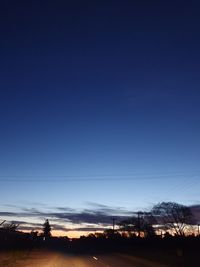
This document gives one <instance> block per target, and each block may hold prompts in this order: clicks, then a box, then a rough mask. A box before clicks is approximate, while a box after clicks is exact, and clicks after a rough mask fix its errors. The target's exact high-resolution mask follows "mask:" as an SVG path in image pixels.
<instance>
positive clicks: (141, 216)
mask: <svg viewBox="0 0 200 267" xmlns="http://www.w3.org/2000/svg"><path fill="white" fill-rule="evenodd" d="M154 222H155V220H154V218H153V216H152V215H151V214H150V213H147V212H138V216H137V217H136V216H134V217H131V218H130V219H127V220H124V221H122V222H120V223H119V227H120V230H121V231H122V232H125V233H127V235H128V236H129V237H133V236H138V237H140V236H141V233H142V235H143V236H144V237H150V236H155V230H154V228H153V223H154Z"/></svg>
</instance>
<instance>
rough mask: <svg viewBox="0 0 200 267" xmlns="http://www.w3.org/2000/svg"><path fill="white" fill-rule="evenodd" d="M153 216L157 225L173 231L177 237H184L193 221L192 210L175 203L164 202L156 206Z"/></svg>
mask: <svg viewBox="0 0 200 267" xmlns="http://www.w3.org/2000/svg"><path fill="white" fill-rule="evenodd" d="M152 214H153V215H154V216H155V218H156V220H157V224H160V225H161V226H162V228H165V229H169V230H171V231H172V232H173V233H174V234H175V235H177V236H184V235H185V228H186V226H188V225H189V224H190V223H191V221H192V213H191V210H190V208H189V207H187V206H184V205H181V204H178V203H175V202H162V203H159V204H157V205H155V206H154V207H153V209H152ZM163 226H164V227H163Z"/></svg>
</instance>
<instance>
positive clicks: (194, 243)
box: [0, 202, 200, 262]
mask: <svg viewBox="0 0 200 267" xmlns="http://www.w3.org/2000/svg"><path fill="white" fill-rule="evenodd" d="M199 247H200V235H199V231H198V222H197V219H196V218H195V216H194V214H192V211H191V208H190V207H187V206H184V205H181V204H178V203H175V202H162V203H159V204H157V205H155V206H154V207H153V208H152V210H151V211H150V212H143V211H138V212H136V213H134V215H133V216H132V217H129V218H127V219H126V220H122V221H119V222H117V223H115V218H113V225H112V226H111V228H109V229H106V230H105V231H104V232H96V233H90V234H89V235H87V236H81V237H80V238H78V239H70V238H68V237H67V236H66V237H54V236H52V235H51V225H50V222H49V221H48V219H47V220H46V221H45V222H44V225H43V229H42V232H41V233H38V232H37V231H33V230H32V231H31V232H30V233H24V232H22V231H19V230H18V225H16V224H14V223H10V224H7V223H6V222H5V221H2V222H1V223H0V249H1V250H10V249H23V250H24V249H26V250H27V251H31V250H32V249H43V248H48V249H53V250H59V251H61V250H62V251H65V252H71V253H88V254H93V253H110V252H122V253H131V254H136V255H140V254H141V253H142V254H143V256H144V254H145V255H149V257H151V256H152V255H153V254H155V253H154V252H155V250H156V251H160V253H161V252H162V253H163V251H165V252H166V251H167V252H168V255H171V256H170V257H173V256H174V257H180V258H182V257H185V256H186V255H187V256H188V255H189V256H191V255H192V256H191V257H192V258H193V259H194V258H195V257H194V254H195V253H196V252H197V250H198V248H199ZM152 251H154V252H152ZM162 253H161V254H162ZM197 254H198V253H196V255H197ZM184 260H185V261H186V262H187V259H185V258H184ZM190 260H191V259H190ZM166 261H167V259H166Z"/></svg>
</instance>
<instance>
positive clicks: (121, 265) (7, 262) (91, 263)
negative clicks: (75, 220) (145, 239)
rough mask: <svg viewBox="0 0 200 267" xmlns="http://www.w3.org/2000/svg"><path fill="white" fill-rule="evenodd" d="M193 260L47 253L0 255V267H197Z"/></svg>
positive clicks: (167, 256) (146, 255) (44, 250)
mask: <svg viewBox="0 0 200 267" xmlns="http://www.w3.org/2000/svg"><path fill="white" fill-rule="evenodd" d="M142 254H144V255H143V256H142ZM196 256H197V255H196ZM197 259H198V257H196V259H195V258H194V257H191V261H190V259H189V258H185V257H184V256H183V255H181V254H180V255H176V253H174V255H172V254H169V255H168V253H167V252H166V253H164V254H162V253H160V252H159V251H157V252H156V251H154V252H153V251H152V253H149V254H148V253H147V252H144V253H142V251H141V252H140V255H135V254H130V253H117V252H115V253H107V254H106V253H105V254H104V253H100V254H90V253H88V254H85V253H84V254H77V253H75V254H74V253H73V254H72V253H67V252H58V251H53V250H47V249H40V250H38V249H33V250H31V251H30V250H12V251H4V252H3V251H1V252H0V266H1V267H173V266H174V267H175V266H177V267H182V266H199V265H198V264H199V263H198V261H197Z"/></svg>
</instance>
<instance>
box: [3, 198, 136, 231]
mask: <svg viewBox="0 0 200 267" xmlns="http://www.w3.org/2000/svg"><path fill="white" fill-rule="evenodd" d="M87 205H88V206H89V208H87V209H83V210H81V211H77V210H75V209H72V208H69V207H54V208H52V210H53V212H49V211H41V210H39V209H37V208H35V207H34V208H27V207H21V211H20V212H0V217H1V218H2V219H7V220H9V221H13V222H15V223H16V224H18V223H19V224H20V226H19V228H20V229H21V230H31V229H41V227H42V223H40V222H41V221H43V220H44V219H45V218H48V219H50V220H51V226H52V229H53V230H62V231H70V230H73V231H74V229H76V230H77V231H90V230H91V229H92V230H93V231H95V230H103V229H106V227H108V226H109V225H111V222H112V221H111V219H112V218H113V216H114V217H115V219H116V221H121V220H124V219H126V218H127V217H130V216H131V215H132V212H130V211H127V210H125V209H124V208H123V207H110V206H107V205H103V204H98V203H93V202H89V203H87ZM22 218H23V220H20V219H22ZM26 218H27V219H26ZM26 220H28V221H31V220H33V221H34V222H35V221H38V223H30V222H28V221H26ZM86 224H89V226H85V225H86ZM65 225H66V226H65ZM69 225H70V226H72V227H71V228H69ZM73 225H74V226H76V225H83V227H75V228H74V227H73ZM91 225H93V226H91ZM86 229H87V230H86Z"/></svg>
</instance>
